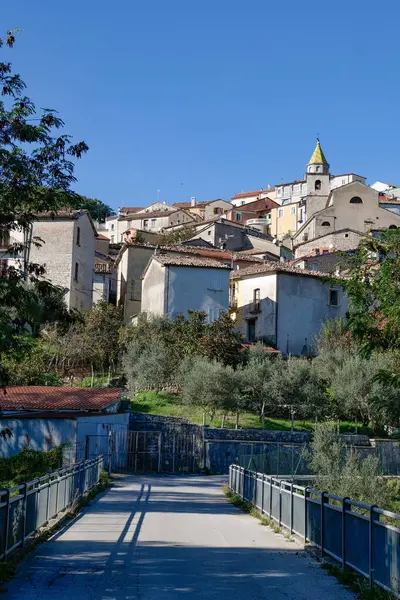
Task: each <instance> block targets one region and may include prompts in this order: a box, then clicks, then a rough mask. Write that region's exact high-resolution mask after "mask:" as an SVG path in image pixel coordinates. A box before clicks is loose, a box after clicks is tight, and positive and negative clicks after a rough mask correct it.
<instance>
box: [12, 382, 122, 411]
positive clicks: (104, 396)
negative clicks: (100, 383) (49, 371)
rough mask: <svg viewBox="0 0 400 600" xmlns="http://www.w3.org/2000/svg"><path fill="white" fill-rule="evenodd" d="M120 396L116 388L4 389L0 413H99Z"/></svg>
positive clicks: (42, 387)
mask: <svg viewBox="0 0 400 600" xmlns="http://www.w3.org/2000/svg"><path fill="white" fill-rule="evenodd" d="M120 393H121V390H120V389H117V388H77V387H76V388H62V387H47V386H26V387H25V386H21V387H17V386H15V387H7V388H5V389H4V390H1V391H0V410H21V409H26V410H74V411H76V410H84V411H102V410H104V409H105V408H106V407H107V406H109V405H111V404H113V403H114V402H117V400H118V399H119V396H120Z"/></svg>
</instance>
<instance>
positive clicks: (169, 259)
mask: <svg viewBox="0 0 400 600" xmlns="http://www.w3.org/2000/svg"><path fill="white" fill-rule="evenodd" d="M153 258H154V260H157V261H158V262H159V263H161V264H162V265H164V266H165V267H203V268H208V269H230V267H228V266H227V265H225V264H223V263H220V262H218V261H217V260H212V259H211V258H197V257H196V256H171V255H169V254H156V255H154V256H153Z"/></svg>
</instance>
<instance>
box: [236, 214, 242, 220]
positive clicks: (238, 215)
mask: <svg viewBox="0 0 400 600" xmlns="http://www.w3.org/2000/svg"><path fill="white" fill-rule="evenodd" d="M241 220H242V215H241V214H240V213H236V221H241Z"/></svg>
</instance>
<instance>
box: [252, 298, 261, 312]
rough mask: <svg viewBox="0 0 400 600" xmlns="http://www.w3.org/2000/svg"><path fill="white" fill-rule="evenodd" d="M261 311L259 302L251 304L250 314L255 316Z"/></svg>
mask: <svg viewBox="0 0 400 600" xmlns="http://www.w3.org/2000/svg"><path fill="white" fill-rule="evenodd" d="M260 310H261V306H260V301H259V300H255V301H254V302H251V304H250V312H251V314H253V315H254V314H257V313H259V312H260Z"/></svg>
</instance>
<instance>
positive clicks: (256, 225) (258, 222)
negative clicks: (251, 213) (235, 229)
mask: <svg viewBox="0 0 400 600" xmlns="http://www.w3.org/2000/svg"><path fill="white" fill-rule="evenodd" d="M269 225H270V221H267V219H265V218H262V219H247V221H246V227H252V228H253V229H257V231H261V233H265V230H266V229H267V228H268V226H269Z"/></svg>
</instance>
